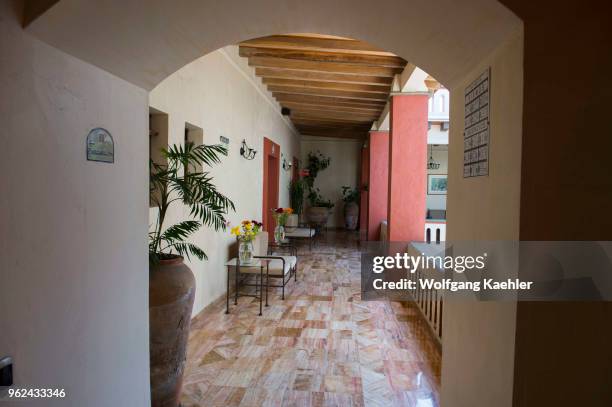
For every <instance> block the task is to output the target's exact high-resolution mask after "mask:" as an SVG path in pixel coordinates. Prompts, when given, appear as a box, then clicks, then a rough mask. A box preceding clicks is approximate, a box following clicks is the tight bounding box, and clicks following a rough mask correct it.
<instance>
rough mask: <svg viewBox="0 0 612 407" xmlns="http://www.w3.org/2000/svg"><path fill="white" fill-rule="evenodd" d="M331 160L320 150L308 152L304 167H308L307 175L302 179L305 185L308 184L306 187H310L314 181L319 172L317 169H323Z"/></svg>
mask: <svg viewBox="0 0 612 407" xmlns="http://www.w3.org/2000/svg"><path fill="white" fill-rule="evenodd" d="M330 162H331V158H329V157H326V156H324V155H323V154H321V152H320V151H317V152H316V153H313V152H312V151H311V152H309V153H308V164H307V166H306V168H307V169H308V175H307V176H305V177H304V181H305V182H306V185H308V189H312V188H313V186H314V181H315V179H316V178H317V175H318V174H319V171H323V170H324V169H326V168H327V167H329V164H330Z"/></svg>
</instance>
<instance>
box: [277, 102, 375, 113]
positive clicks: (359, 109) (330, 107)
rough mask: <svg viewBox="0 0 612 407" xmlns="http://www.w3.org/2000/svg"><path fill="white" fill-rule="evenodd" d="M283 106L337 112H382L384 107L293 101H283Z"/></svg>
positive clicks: (297, 109) (293, 108) (298, 109)
mask: <svg viewBox="0 0 612 407" xmlns="http://www.w3.org/2000/svg"><path fill="white" fill-rule="evenodd" d="M282 106H283V107H287V108H289V109H291V110H295V111H300V110H312V109H318V110H331V111H336V112H355V113H373V114H380V113H381V112H382V110H383V109H382V108H381V107H378V106H373V107H363V106H360V107H355V106H340V105H321V104H310V103H293V102H283V103H282Z"/></svg>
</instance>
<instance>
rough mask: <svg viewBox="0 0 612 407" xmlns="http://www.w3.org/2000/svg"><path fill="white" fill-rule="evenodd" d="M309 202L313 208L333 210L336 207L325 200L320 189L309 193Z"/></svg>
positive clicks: (313, 189)
mask: <svg viewBox="0 0 612 407" xmlns="http://www.w3.org/2000/svg"><path fill="white" fill-rule="evenodd" d="M308 202H309V203H310V206H312V207H317V206H318V207H324V208H329V209H331V208H333V207H334V206H335V204H334V203H333V202H332V201H330V200H328V199H324V198H323V196H321V191H320V190H319V188H311V189H310V191H309V192H308Z"/></svg>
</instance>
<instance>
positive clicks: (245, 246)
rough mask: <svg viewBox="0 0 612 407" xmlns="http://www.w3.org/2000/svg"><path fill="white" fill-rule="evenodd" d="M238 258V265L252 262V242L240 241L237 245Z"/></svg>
mask: <svg viewBox="0 0 612 407" xmlns="http://www.w3.org/2000/svg"><path fill="white" fill-rule="evenodd" d="M238 257H239V258H240V263H242V264H249V263H252V262H253V242H252V241H250V240H241V241H240V244H239V245H238Z"/></svg>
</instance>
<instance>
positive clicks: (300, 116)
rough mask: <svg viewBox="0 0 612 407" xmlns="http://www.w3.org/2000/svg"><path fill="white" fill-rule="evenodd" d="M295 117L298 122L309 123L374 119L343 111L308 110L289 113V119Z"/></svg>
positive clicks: (356, 121)
mask: <svg viewBox="0 0 612 407" xmlns="http://www.w3.org/2000/svg"><path fill="white" fill-rule="evenodd" d="M293 119H295V120H296V121H298V122H302V123H304V122H307V121H308V122H310V123H316V122H318V123H353V124H354V123H361V124H364V125H365V124H366V123H372V122H373V121H374V120H375V119H372V118H371V117H363V116H347V115H346V114H344V113H341V114H338V113H328V114H319V113H317V112H308V113H307V114H306V113H295V114H294V113H291V120H293Z"/></svg>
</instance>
